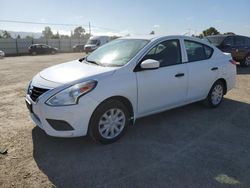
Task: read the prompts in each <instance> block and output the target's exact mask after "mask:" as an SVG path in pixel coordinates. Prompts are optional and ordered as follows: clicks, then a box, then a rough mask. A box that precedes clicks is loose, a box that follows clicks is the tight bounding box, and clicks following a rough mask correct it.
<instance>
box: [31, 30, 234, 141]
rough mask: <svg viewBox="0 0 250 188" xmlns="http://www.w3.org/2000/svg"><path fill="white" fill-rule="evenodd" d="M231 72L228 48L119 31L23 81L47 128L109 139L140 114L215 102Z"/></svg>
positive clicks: (229, 84) (66, 134) (64, 133)
mask: <svg viewBox="0 0 250 188" xmlns="http://www.w3.org/2000/svg"><path fill="white" fill-rule="evenodd" d="M235 80H236V66H235V62H234V61H233V60H232V57H231V55H230V54H224V53H222V52H221V51H220V50H219V49H218V48H216V47H214V46H213V45H211V44H210V43H208V42H204V41H202V40H200V39H196V38H191V37H187V36H163V37H156V36H153V35H149V36H139V37H125V38H120V39H116V40H114V41H112V42H110V43H108V44H105V45H104V46H102V47H101V48H99V49H97V50H95V51H94V52H92V53H91V54H90V55H89V56H87V57H85V58H83V59H80V60H75V61H71V62H68V63H63V64H59V65H56V66H53V67H50V68H47V69H45V70H43V71H41V72H40V73H38V74H37V75H36V76H35V77H34V78H33V79H32V80H31V82H30V84H29V86H28V88H27V94H26V104H27V107H28V109H29V111H30V115H31V118H32V119H33V121H34V122H35V124H36V125H38V126H39V127H40V128H41V129H43V130H44V131H45V132H46V133H47V134H48V135H51V136H58V137H76V136H84V135H86V134H89V135H90V136H91V137H92V138H93V139H94V140H96V141H99V142H101V143H111V142H114V141H116V140H118V139H119V138H121V137H122V136H123V135H124V134H125V132H126V130H127V128H128V126H129V124H133V123H134V122H135V120H136V119H138V118H140V117H143V116H147V115H150V114H154V113H158V112H162V111H165V110H168V109H172V108H175V107H179V106H183V105H186V104H189V103H192V102H196V101H200V100H204V101H205V102H206V104H207V105H208V106H209V107H212V108H215V107H218V106H219V105H220V104H221V102H222V100H223V96H224V95H225V94H226V93H227V92H228V91H229V90H231V89H232V88H233V87H234V85H235ZM180 115H183V114H180ZM156 128H157V127H156Z"/></svg>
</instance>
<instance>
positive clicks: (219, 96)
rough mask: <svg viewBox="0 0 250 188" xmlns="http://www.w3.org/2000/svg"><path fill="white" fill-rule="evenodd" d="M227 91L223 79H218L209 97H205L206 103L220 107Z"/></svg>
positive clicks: (211, 106) (209, 105)
mask: <svg viewBox="0 0 250 188" xmlns="http://www.w3.org/2000/svg"><path fill="white" fill-rule="evenodd" d="M224 93H225V86H224V84H223V82H222V81H217V82H215V83H214V85H213V86H212V88H211V89H210V91H209V93H208V95H207V98H206V99H205V104H206V105H207V106H208V107H210V108H216V107H218V106H219V105H220V104H221V102H222V101H223V97H224Z"/></svg>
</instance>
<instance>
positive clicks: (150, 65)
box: [141, 59, 160, 70]
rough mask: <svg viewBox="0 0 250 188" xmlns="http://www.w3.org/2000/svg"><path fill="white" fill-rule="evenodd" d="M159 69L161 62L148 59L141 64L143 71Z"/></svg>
mask: <svg viewBox="0 0 250 188" xmlns="http://www.w3.org/2000/svg"><path fill="white" fill-rule="evenodd" d="M159 67H160V62H159V61H156V60H153V59H147V60H145V61H143V62H142V63H141V69H143V70H151V69H158V68H159Z"/></svg>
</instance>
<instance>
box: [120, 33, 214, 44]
mask: <svg viewBox="0 0 250 188" xmlns="http://www.w3.org/2000/svg"><path fill="white" fill-rule="evenodd" d="M168 38H169V39H175V38H176V39H186V40H192V41H197V42H202V43H205V44H209V43H208V42H207V41H204V40H201V39H200V38H197V37H190V36H185V35H135V36H127V37H122V38H121V39H141V40H150V41H153V40H160V39H166V40H167V39H168Z"/></svg>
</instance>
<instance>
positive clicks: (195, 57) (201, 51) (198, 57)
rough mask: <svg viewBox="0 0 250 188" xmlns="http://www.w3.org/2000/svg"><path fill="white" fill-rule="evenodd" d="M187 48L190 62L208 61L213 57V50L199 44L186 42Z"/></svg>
mask: <svg viewBox="0 0 250 188" xmlns="http://www.w3.org/2000/svg"><path fill="white" fill-rule="evenodd" d="M185 48H186V52H187V56H188V61H189V62H194V61H202V60H206V59H209V58H210V57H211V56H212V55H213V48H211V47H209V46H207V45H205V44H201V43H199V42H195V41H189V40H185Z"/></svg>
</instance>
